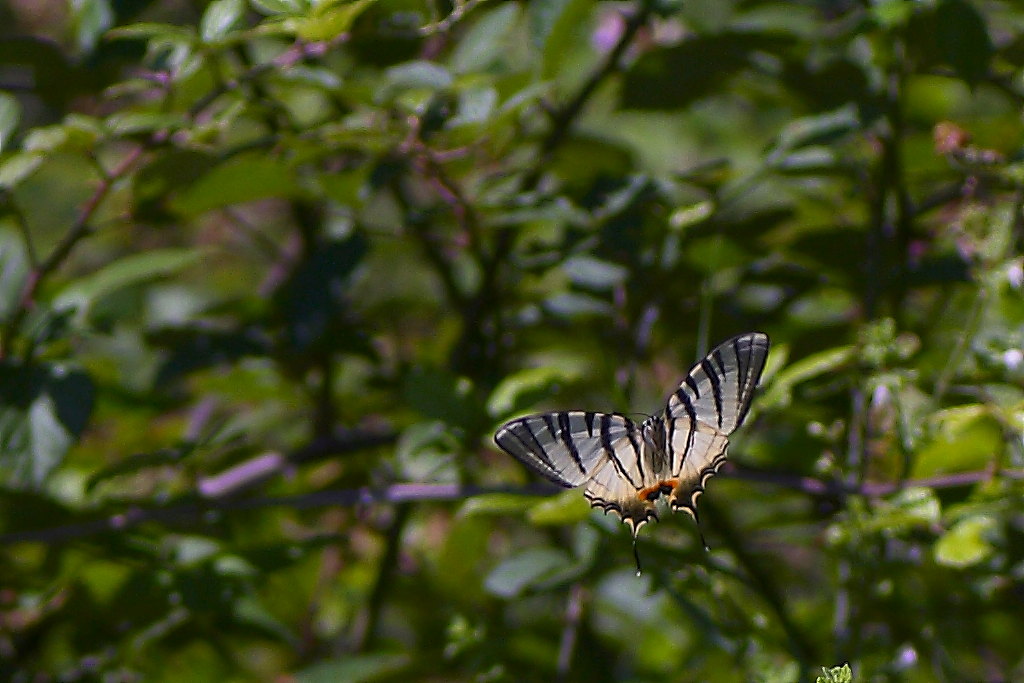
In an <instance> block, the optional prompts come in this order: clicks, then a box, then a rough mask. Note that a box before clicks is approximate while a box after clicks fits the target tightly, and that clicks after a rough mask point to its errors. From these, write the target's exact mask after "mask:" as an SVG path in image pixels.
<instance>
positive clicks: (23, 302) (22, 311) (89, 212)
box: [0, 146, 145, 357]
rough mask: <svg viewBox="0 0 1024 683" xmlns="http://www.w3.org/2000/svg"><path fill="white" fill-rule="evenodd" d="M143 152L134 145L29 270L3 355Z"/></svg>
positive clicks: (1, 345)
mask: <svg viewBox="0 0 1024 683" xmlns="http://www.w3.org/2000/svg"><path fill="white" fill-rule="evenodd" d="M144 151H145V148H144V147H141V146H139V147H135V148H133V149H132V150H131V151H130V152H129V153H128V154H126V155H125V157H124V158H123V159H122V160H121V161H120V162H119V163H118V164H117V166H115V167H114V168H113V169H112V170H111V171H110V172H109V173H107V174H106V175H105V176H104V178H103V179H102V180H101V181H100V182H99V184H98V185H97V186H96V189H95V190H94V191H93V193H92V195H91V196H90V197H89V198H88V199H87V200H86V201H85V203H84V204H82V207H81V208H80V209H79V211H78V215H77V216H76V217H75V221H74V222H73V223H72V224H71V227H70V228H69V229H68V231H67V233H66V234H65V235H64V237H63V238H62V239H61V240H60V242H58V243H57V246H55V247H54V248H53V251H52V252H50V255H49V256H47V257H46V259H44V260H43V262H42V263H40V264H39V265H38V266H36V267H35V268H33V269H32V270H31V271H30V272H29V275H28V278H27V279H26V281H25V285H24V287H23V288H22V291H21V297H20V304H19V306H18V308H17V309H16V310H15V311H14V313H13V314H12V315H11V317H10V319H9V320H8V321H7V325H5V326H4V329H3V336H2V339H0V357H6V356H7V355H8V354H9V353H10V348H11V344H12V343H13V341H14V337H15V336H16V335H17V334H18V330H19V328H20V327H21V323H22V322H23V321H24V319H25V316H26V315H27V314H28V312H29V311H30V310H31V309H32V307H33V305H34V302H35V297H36V293H37V292H38V291H39V287H40V286H41V285H42V283H43V281H44V280H45V279H46V278H47V277H49V276H50V275H51V274H52V273H53V272H54V271H55V270H57V268H59V267H60V265H61V264H62V263H64V261H65V260H66V259H67V257H68V256H69V255H70V254H71V251H72V250H73V249H74V248H75V246H76V245H77V244H78V243H79V242H81V241H82V239H84V238H85V237H86V236H88V235H89V233H90V232H92V228H91V221H92V217H93V215H94V214H95V213H96V210H97V209H98V208H99V206H100V204H102V203H103V200H104V199H106V197H107V195H108V194H110V191H111V190H112V189H113V187H114V185H115V184H116V183H117V182H118V181H119V180H120V179H121V178H122V177H123V176H124V175H125V174H127V173H128V171H130V170H131V169H132V168H133V167H134V166H135V164H136V162H137V161H138V160H139V158H140V157H141V156H142V154H143V152H144Z"/></svg>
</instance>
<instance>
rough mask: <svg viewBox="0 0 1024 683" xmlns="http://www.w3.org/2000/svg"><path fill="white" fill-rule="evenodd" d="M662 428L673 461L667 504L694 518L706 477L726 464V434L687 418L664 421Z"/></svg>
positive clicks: (709, 476)
mask: <svg viewBox="0 0 1024 683" xmlns="http://www.w3.org/2000/svg"><path fill="white" fill-rule="evenodd" d="M665 428H666V430H667V432H668V439H667V443H668V449H669V454H670V458H669V459H670V461H671V462H673V463H674V464H673V467H672V479H671V480H670V483H671V484H672V487H673V488H672V492H671V493H670V494H669V498H668V502H669V505H670V506H671V507H672V509H673V510H683V511H684V512H686V513H687V514H689V515H690V516H691V517H693V518H694V519H696V518H697V499H698V498H699V497H700V495H701V494H702V493H704V487H705V486H706V485H707V482H708V479H710V478H711V477H713V476H715V474H716V473H717V472H718V470H719V469H720V468H721V467H722V465H723V464H725V455H726V453H725V452H726V448H728V446H729V437H727V436H726V435H725V434H723V433H722V432H720V431H718V430H717V429H715V428H714V427H710V426H708V425H706V424H704V423H703V422H700V421H692V420H688V419H686V418H681V419H678V420H666V422H665Z"/></svg>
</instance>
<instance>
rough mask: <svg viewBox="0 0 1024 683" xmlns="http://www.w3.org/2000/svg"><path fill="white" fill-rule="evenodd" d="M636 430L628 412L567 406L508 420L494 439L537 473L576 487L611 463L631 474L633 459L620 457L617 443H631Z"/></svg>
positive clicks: (626, 474)
mask: <svg viewBox="0 0 1024 683" xmlns="http://www.w3.org/2000/svg"><path fill="white" fill-rule="evenodd" d="M636 432H637V428H636V425H635V424H633V422H632V421H631V420H630V419H629V418H627V417H625V416H623V415H616V414H612V413H593V412H584V411H565V412H557V413H542V414H540V415H529V416H527V417H521V418H518V419H515V420H512V421H510V422H507V423H505V424H504V425H503V426H502V427H501V428H500V429H499V430H498V431H497V433H495V435H494V441H495V443H497V444H498V446H500V447H501V448H502V449H503V450H504V451H505V452H507V453H508V454H509V455H511V456H513V457H514V458H516V459H517V460H519V462H521V463H523V464H524V465H526V466H527V467H529V468H530V469H532V470H533V471H534V472H536V473H537V474H540V475H541V476H543V477H545V478H547V479H549V480H550V481H553V482H554V483H556V484H559V485H561V486H565V487H573V486H579V485H581V484H583V483H584V482H587V481H589V480H590V479H591V478H592V477H593V476H594V475H595V474H597V472H598V471H600V470H601V469H602V468H603V467H604V466H605V465H612V467H613V470H614V471H617V472H622V473H623V476H624V477H625V478H626V479H627V480H628V479H629V476H630V474H631V469H630V467H631V463H630V462H629V459H626V460H625V461H623V460H620V459H619V453H618V452H617V451H616V447H615V444H617V443H619V442H620V441H623V440H625V441H626V442H627V443H628V442H629V440H630V438H629V437H630V435H635V434H636ZM622 455H623V456H625V452H624V451H623V453H622ZM632 466H633V467H635V465H632Z"/></svg>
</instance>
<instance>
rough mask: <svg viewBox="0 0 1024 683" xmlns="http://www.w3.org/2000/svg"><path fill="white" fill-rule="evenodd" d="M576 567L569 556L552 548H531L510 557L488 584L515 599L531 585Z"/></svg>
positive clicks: (493, 572)
mask: <svg viewBox="0 0 1024 683" xmlns="http://www.w3.org/2000/svg"><path fill="white" fill-rule="evenodd" d="M571 567H572V562H571V561H570V559H569V556H568V555H567V554H566V553H564V552H562V551H560V550H553V549H551V548H530V549H527V550H524V551H522V552H518V553H516V554H514V555H512V556H511V557H508V558H506V559H505V560H504V561H502V562H501V563H500V564H499V565H498V566H497V567H495V568H494V569H492V570H491V573H490V574H488V575H487V578H486V579H484V587H485V588H486V589H487V591H488V592H489V593H491V594H492V595H496V596H498V597H500V598H506V599H509V598H515V597H517V596H519V595H520V594H522V593H523V592H524V591H526V590H527V589H529V588H530V587H531V586H533V585H535V584H537V583H538V582H541V581H543V580H544V579H546V578H549V577H551V576H552V575H554V574H555V573H557V572H561V571H565V570H568V569H570V568H571Z"/></svg>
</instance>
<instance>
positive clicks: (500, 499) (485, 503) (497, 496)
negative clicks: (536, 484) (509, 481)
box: [459, 493, 536, 517]
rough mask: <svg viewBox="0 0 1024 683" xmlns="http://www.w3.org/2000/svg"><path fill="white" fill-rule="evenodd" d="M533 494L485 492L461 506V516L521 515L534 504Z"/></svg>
mask: <svg viewBox="0 0 1024 683" xmlns="http://www.w3.org/2000/svg"><path fill="white" fill-rule="evenodd" d="M535 502H536V499H535V498H534V497H533V496H521V495H519V494H516V493H485V494H482V495H479V496H473V497H471V498H469V499H467V500H466V502H465V503H463V504H462V505H461V506H460V507H459V517H474V516H478V515H482V516H491V515H520V514H522V513H524V512H526V511H527V510H529V509H530V507H531V506H532V505H534V504H535Z"/></svg>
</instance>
